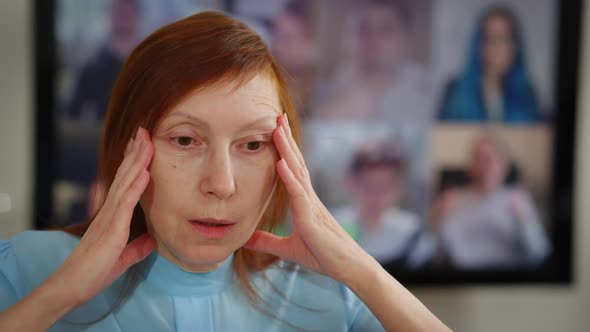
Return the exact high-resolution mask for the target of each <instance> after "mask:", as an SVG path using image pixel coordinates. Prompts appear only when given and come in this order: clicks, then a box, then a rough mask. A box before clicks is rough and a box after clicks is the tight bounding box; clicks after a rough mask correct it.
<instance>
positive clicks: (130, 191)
mask: <svg viewBox="0 0 590 332" xmlns="http://www.w3.org/2000/svg"><path fill="white" fill-rule="evenodd" d="M153 154H154V147H153V145H152V143H151V141H150V137H149V133H148V132H147V130H145V129H143V128H141V127H140V128H139V129H138V131H137V134H136V135H135V138H134V139H131V140H130V141H129V144H128V145H127V148H126V150H125V156H124V158H123V162H122V163H121V165H120V166H119V169H118V170H117V174H116V176H115V179H114V180H113V183H112V185H111V187H110V189H109V192H108V195H107V198H106V200H105V202H104V204H103V205H102V207H101V209H100V211H99V212H98V214H97V215H96V218H95V219H94V220H93V221H92V223H91V224H90V226H89V227H88V230H87V231H86V233H85V234H84V236H83V237H82V239H81V240H80V243H79V244H78V245H77V246H76V248H74V251H73V252H72V254H71V255H70V256H69V257H68V258H67V259H66V261H65V262H64V263H63V264H62V265H61V266H60V267H59V269H58V270H57V271H56V272H55V273H54V274H53V275H52V276H51V277H50V278H49V279H48V281H47V282H46V283H48V284H50V285H51V287H57V289H59V290H63V294H64V295H65V294H68V295H67V296H71V297H70V298H68V302H70V301H71V302H70V303H71V304H72V305H73V306H78V305H81V304H83V303H85V302H87V301H89V300H90V299H91V298H93V297H94V296H96V295H97V294H98V293H100V292H101V291H103V290H104V289H105V288H107V287H109V286H110V285H111V284H112V283H113V282H114V281H115V280H116V279H117V278H119V276H121V274H123V273H124V272H125V271H126V270H127V269H128V268H129V267H131V266H132V265H134V264H136V263H138V262H140V261H142V260H143V259H145V258H146V257H147V256H148V255H149V254H150V253H151V252H152V251H153V250H154V249H155V247H156V244H155V241H154V239H153V238H152V237H151V236H150V235H148V234H144V235H142V236H140V237H138V238H137V239H135V240H133V241H132V242H130V243H129V244H128V243H127V242H128V240H129V233H130V223H131V217H132V215H133V210H134V209H135V206H136V205H137V203H138V201H139V198H140V197H141V195H142V193H143V192H144V190H145V188H146V187H147V185H148V183H149V181H150V174H149V172H148V170H147V167H148V165H149V164H150V162H151V160H152V157H153ZM59 293H61V292H59Z"/></svg>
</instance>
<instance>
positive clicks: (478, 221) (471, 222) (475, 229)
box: [431, 135, 550, 269]
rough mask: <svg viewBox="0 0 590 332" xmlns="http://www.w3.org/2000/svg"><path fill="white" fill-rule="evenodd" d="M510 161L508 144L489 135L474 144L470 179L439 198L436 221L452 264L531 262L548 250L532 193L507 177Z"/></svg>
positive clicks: (472, 266)
mask: <svg viewBox="0 0 590 332" xmlns="http://www.w3.org/2000/svg"><path fill="white" fill-rule="evenodd" d="M508 166H509V159H508V157H507V153H506V152H505V150H504V148H503V145H502V144H500V142H499V140H498V139H497V138H494V137H492V136H489V135H484V136H482V137H480V138H479V139H478V140H477V141H476V142H475V144H474V147H473V151H472V156H471V161H470V165H469V177H470V181H469V184H467V185H465V186H461V187H458V188H456V189H447V190H445V191H443V192H442V193H441V195H440V196H439V197H438V199H437V202H436V203H435V206H434V208H433V213H432V225H431V226H432V229H433V230H434V231H435V233H436V237H437V241H438V244H437V245H438V248H439V249H440V250H441V251H442V254H443V256H445V258H447V259H448V260H449V262H450V264H451V265H452V266H453V267H456V268H459V269H489V268H522V267H527V266H528V267H531V266H535V265H537V264H539V263H541V262H542V261H543V260H544V259H545V258H546V256H547V255H548V254H549V252H550V243H549V241H548V238H547V235H546V234H545V231H544V228H543V225H542V223H541V220H540V217H539V214H538V212H537V210H536V208H535V206H534V203H533V200H532V198H531V196H530V194H529V193H528V192H527V190H526V189H525V188H523V187H522V186H521V185H518V184H515V185H508V184H506V182H505V179H506V176H507V174H508ZM433 247H434V246H433Z"/></svg>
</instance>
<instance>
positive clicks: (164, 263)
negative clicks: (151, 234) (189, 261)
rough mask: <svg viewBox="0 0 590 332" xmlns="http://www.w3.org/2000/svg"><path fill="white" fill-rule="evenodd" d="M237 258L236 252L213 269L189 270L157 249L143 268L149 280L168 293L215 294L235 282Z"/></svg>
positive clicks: (144, 275)
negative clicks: (235, 258) (235, 261)
mask: <svg viewBox="0 0 590 332" xmlns="http://www.w3.org/2000/svg"><path fill="white" fill-rule="evenodd" d="M233 259H234V255H233V254H232V255H231V256H229V257H228V258H227V259H226V260H225V261H224V262H223V263H222V264H221V265H220V266H219V267H218V268H217V269H216V270H214V271H211V272H188V271H185V270H183V269H181V268H180V267H179V266H178V265H176V264H174V263H172V262H171V261H169V260H168V259H166V258H164V257H162V256H161V255H159V254H158V253H157V252H154V253H152V254H151V255H150V256H148V258H146V260H145V261H144V262H143V263H144V264H145V265H143V266H142V268H141V269H140V270H141V271H142V274H143V277H144V280H145V281H146V282H147V283H148V284H150V285H151V286H154V287H155V288H158V289H159V290H160V291H162V292H164V293H166V294H168V295H172V296H197V297H201V296H211V295H213V294H216V293H219V292H221V291H223V290H225V289H226V288H227V287H229V286H230V284H231V283H232V281H233V269H232V265H233V264H232V263H233Z"/></svg>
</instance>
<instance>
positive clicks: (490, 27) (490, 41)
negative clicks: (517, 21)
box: [482, 15, 515, 76]
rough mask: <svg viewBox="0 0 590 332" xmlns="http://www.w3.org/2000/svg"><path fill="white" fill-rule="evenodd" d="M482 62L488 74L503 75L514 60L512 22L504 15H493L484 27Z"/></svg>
mask: <svg viewBox="0 0 590 332" xmlns="http://www.w3.org/2000/svg"><path fill="white" fill-rule="evenodd" d="M483 31H484V34H483V46H482V48H483V49H482V62H483V64H484V68H485V71H486V73H487V74H491V75H495V76H502V75H504V74H506V73H507V72H508V71H509V70H510V67H511V66H512V62H513V61H514V53H515V50H514V39H513V36H512V29H511V25H510V22H509V21H508V19H506V18H505V17H503V16H499V15H496V16H491V17H489V18H488V19H486V21H485V23H484V27H483Z"/></svg>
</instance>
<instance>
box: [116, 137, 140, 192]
mask: <svg viewBox="0 0 590 332" xmlns="http://www.w3.org/2000/svg"><path fill="white" fill-rule="evenodd" d="M141 130H142V128H141V127H139V128H138V129H137V132H136V134H135V136H134V137H133V138H131V140H130V141H129V143H127V148H126V149H125V154H124V155H123V161H122V162H121V164H120V165H119V167H118V168H117V173H116V174H115V178H114V179H113V183H112V184H111V188H118V187H119V185H118V184H119V181H120V180H121V177H122V176H121V174H125V173H126V171H127V169H128V168H129V166H130V164H132V160H133V158H134V155H135V153H136V152H137V150H138V149H139V148H140V147H141V143H142V140H141V139H139V138H140V137H141V136H140V133H141Z"/></svg>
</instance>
